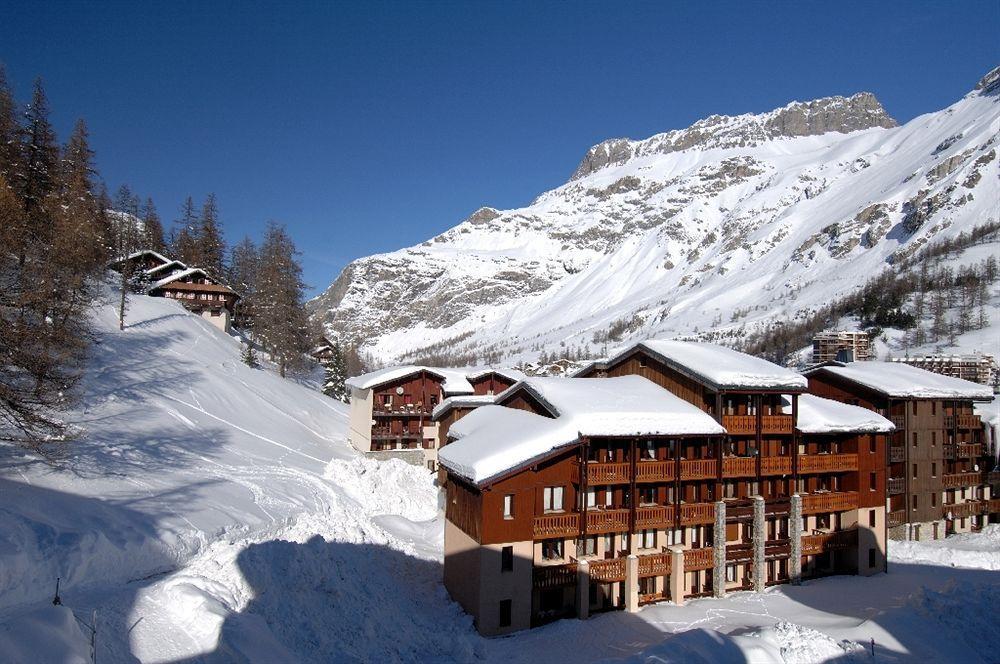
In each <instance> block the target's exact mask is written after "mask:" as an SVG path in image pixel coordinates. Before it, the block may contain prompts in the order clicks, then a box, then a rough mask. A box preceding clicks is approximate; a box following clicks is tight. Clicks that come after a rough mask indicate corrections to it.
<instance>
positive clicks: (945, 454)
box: [941, 444, 958, 461]
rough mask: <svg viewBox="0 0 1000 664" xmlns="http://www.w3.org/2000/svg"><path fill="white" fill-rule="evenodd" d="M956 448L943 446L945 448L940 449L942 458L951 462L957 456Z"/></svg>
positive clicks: (949, 445) (950, 445)
mask: <svg viewBox="0 0 1000 664" xmlns="http://www.w3.org/2000/svg"><path fill="white" fill-rule="evenodd" d="M956 448H957V445H954V444H945V446H944V447H943V448H942V449H941V456H942V458H944V459H946V460H949V461H951V460H953V459H954V458H955V457H956V456H957V455H958V450H957V449H956Z"/></svg>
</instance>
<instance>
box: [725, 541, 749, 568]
mask: <svg viewBox="0 0 1000 664" xmlns="http://www.w3.org/2000/svg"><path fill="white" fill-rule="evenodd" d="M751 559H753V545H752V544H750V542H747V543H745V544H744V543H739V544H731V545H728V546H727V547H726V562H727V563H745V562H750V560H751Z"/></svg>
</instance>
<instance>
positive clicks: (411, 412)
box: [372, 407, 431, 420]
mask: <svg viewBox="0 0 1000 664" xmlns="http://www.w3.org/2000/svg"><path fill="white" fill-rule="evenodd" d="M372 417H424V418H427V419H428V420H429V419H430V417H431V414H430V411H426V410H424V409H423V408H417V407H414V408H403V407H399V408H394V409H389V410H386V409H385V408H380V409H379V410H373V411H372Z"/></svg>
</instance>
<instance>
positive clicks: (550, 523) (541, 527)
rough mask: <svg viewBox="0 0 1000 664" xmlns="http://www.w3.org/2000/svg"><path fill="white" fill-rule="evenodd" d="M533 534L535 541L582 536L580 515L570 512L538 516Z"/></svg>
mask: <svg viewBox="0 0 1000 664" xmlns="http://www.w3.org/2000/svg"><path fill="white" fill-rule="evenodd" d="M533 532H534V537H535V539H546V538H549V537H575V536H576V535H579V534H580V515H579V514H577V513H575V512H569V513H559V514H543V515H542V516H536V517H535V521H534V524H533Z"/></svg>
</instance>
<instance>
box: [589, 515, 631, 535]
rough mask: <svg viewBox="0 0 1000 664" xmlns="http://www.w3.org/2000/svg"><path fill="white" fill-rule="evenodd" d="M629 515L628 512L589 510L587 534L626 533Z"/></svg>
mask: <svg viewBox="0 0 1000 664" xmlns="http://www.w3.org/2000/svg"><path fill="white" fill-rule="evenodd" d="M628 514H629V511H628V510H587V532H588V533H592V534H597V533H620V532H624V531H626V530H628Z"/></svg>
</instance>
